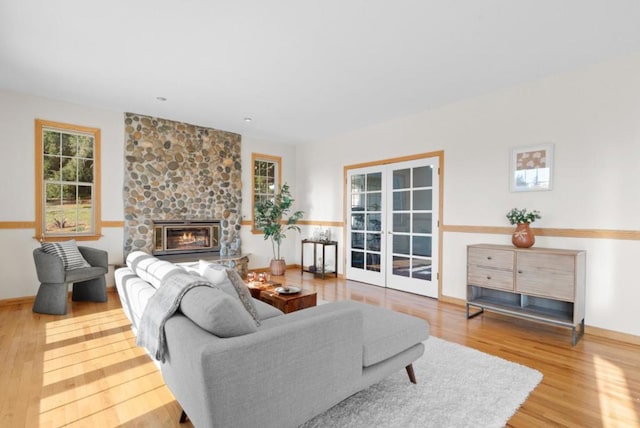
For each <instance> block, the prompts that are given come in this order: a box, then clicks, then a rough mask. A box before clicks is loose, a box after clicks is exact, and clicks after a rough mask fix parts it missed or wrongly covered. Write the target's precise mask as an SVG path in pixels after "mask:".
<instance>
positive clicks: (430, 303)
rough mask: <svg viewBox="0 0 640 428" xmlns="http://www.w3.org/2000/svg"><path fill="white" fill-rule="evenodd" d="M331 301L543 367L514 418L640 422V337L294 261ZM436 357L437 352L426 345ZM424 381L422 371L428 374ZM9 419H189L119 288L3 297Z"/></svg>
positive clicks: (40, 423)
mask: <svg viewBox="0 0 640 428" xmlns="http://www.w3.org/2000/svg"><path fill="white" fill-rule="evenodd" d="M287 278H288V282H289V283H291V284H302V286H303V288H305V289H308V290H314V291H317V293H318V298H319V299H322V300H325V301H336V300H345V299H352V300H357V301H362V302H366V303H370V304H373V305H378V306H383V307H387V308H390V309H393V310H396V311H400V312H405V313H409V314H412V315H416V316H419V317H421V318H424V319H426V320H427V321H429V323H430V325H431V334H432V335H434V336H437V337H440V338H442V339H445V340H449V341H452V342H457V343H460V344H463V345H466V346H470V347H472V348H475V349H478V350H480V351H483V352H487V353H489V354H493V355H497V356H499V357H502V358H505V359H507V360H510V361H514V362H517V363H520V364H524V365H526V366H529V367H532V368H535V369H537V370H540V371H541V372H542V373H543V375H544V379H543V380H542V383H541V384H540V385H539V386H538V387H537V388H536V389H535V390H534V391H533V392H532V394H531V395H530V396H529V399H528V400H527V401H526V402H525V403H524V405H523V406H522V408H521V409H520V410H519V411H518V412H517V413H516V414H515V415H514V416H513V418H511V420H510V421H509V426H513V427H541V426H544V427H548V426H569V427H607V428H608V427H640V346H638V345H632V344H628V343H625V342H619V341H615V340H611V339H605V338H601V337H597V336H593V335H589V334H586V335H585V336H584V338H583V339H582V340H581V341H580V342H578V344H577V345H576V346H575V347H572V346H571V343H570V333H569V331H568V330H567V329H562V328H556V327H552V326H546V325H542V324H537V323H532V322H527V321H521V320H515V319H512V318H508V317H504V316H500V315H494V314H490V313H485V314H484V315H481V316H479V317H476V318H474V319H472V320H467V319H466V317H465V313H464V308H462V307H460V306H457V305H452V304H447V303H442V302H438V301H436V300H433V299H428V298H423V297H419V296H415V295H411V294H406V293H402V292H397V291H394V290H388V289H384V288H378V287H374V286H371V285H366V284H360V283H356V282H352V281H345V280H342V279H333V278H332V279H325V280H324V281H323V280H321V279H315V278H314V277H313V276H312V275H311V274H308V273H306V274H304V276H302V277H301V276H300V272H299V271H297V270H294V269H289V270H288V271H287ZM425 358H428V356H425ZM418 382H420V379H419V378H418ZM0 384H1V385H2V387H1V388H0V426H1V427H23V426H24V427H61V426H77V427H86V426H93V427H107V426H126V427H134V426H135V427H171V426H181V427H190V426H191V424H190V423H189V422H187V423H185V424H182V425H181V424H178V419H179V417H180V412H181V408H180V406H179V405H178V403H177V402H176V401H175V400H174V398H173V396H172V395H171V393H170V392H169V390H168V389H167V388H166V387H165V386H164V383H163V381H162V377H161V375H160V374H159V372H158V370H157V369H156V367H155V365H154V364H153V363H152V362H151V361H150V359H149V358H148V357H147V355H146V354H145V353H144V352H143V351H142V350H141V349H140V348H137V347H136V346H135V340H134V338H133V334H132V333H131V330H130V328H129V323H128V320H127V318H126V317H125V315H124V313H123V312H122V310H121V308H120V303H119V300H118V296H117V294H115V293H109V301H108V303H101V304H94V303H72V304H71V305H70V310H69V313H68V314H67V315H64V316H50V315H40V314H34V313H32V312H31V303H30V302H27V303H20V302H19V303H17V304H13V305H5V306H0Z"/></svg>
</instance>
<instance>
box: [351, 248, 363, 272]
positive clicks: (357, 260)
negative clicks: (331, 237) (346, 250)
mask: <svg viewBox="0 0 640 428" xmlns="http://www.w3.org/2000/svg"><path fill="white" fill-rule="evenodd" d="M351 267H354V268H357V269H364V253H363V252H362V251H352V252H351Z"/></svg>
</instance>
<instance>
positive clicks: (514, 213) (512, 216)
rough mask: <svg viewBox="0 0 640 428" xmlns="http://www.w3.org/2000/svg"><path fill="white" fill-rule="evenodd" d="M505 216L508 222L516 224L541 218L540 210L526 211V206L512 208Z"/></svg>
mask: <svg viewBox="0 0 640 428" xmlns="http://www.w3.org/2000/svg"><path fill="white" fill-rule="evenodd" d="M507 218H508V219H509V223H511V224H518V223H533V222H534V221H536V219H539V218H542V217H540V211H536V210H533V211H527V209H526V208H523V209H521V210H520V209H518V208H513V209H511V211H509V212H508V213H507Z"/></svg>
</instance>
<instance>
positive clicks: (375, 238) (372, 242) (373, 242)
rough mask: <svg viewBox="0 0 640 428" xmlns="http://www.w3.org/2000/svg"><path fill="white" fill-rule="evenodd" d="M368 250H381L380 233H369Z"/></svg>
mask: <svg viewBox="0 0 640 428" xmlns="http://www.w3.org/2000/svg"><path fill="white" fill-rule="evenodd" d="M367 251H380V234H379V233H367Z"/></svg>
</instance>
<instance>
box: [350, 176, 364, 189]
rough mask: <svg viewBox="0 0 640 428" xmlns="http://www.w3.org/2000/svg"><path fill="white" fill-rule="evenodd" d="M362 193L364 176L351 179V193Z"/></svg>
mask: <svg viewBox="0 0 640 428" xmlns="http://www.w3.org/2000/svg"><path fill="white" fill-rule="evenodd" d="M362 192H364V174H358V175H354V176H352V177H351V193H362Z"/></svg>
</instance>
